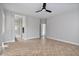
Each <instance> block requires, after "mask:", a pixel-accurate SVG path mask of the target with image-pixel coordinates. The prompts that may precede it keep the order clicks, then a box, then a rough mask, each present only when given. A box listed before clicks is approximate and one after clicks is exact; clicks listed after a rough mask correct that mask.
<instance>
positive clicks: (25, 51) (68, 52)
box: [2, 39, 79, 56]
mask: <svg viewBox="0 0 79 59" xmlns="http://www.w3.org/2000/svg"><path fill="white" fill-rule="evenodd" d="M2 55H4V56H6V55H7V56H79V46H76V45H72V44H68V43H63V42H59V41H56V40H53V39H44V40H42V39H32V40H25V41H17V42H14V43H8V48H6V49H5V50H4V51H3V54H2Z"/></svg>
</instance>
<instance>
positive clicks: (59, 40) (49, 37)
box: [47, 36, 79, 46]
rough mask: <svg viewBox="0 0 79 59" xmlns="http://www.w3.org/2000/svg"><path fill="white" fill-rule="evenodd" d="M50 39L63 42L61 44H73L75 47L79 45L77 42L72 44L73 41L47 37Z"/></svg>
mask: <svg viewBox="0 0 79 59" xmlns="http://www.w3.org/2000/svg"><path fill="white" fill-rule="evenodd" d="M47 38H48V39H53V40H57V41H61V42H65V43H69V44H73V45H78V46H79V43H76V42H71V41H67V40H62V39H58V38H56V37H51V36H47Z"/></svg>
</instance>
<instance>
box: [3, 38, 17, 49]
mask: <svg viewBox="0 0 79 59" xmlns="http://www.w3.org/2000/svg"><path fill="white" fill-rule="evenodd" d="M9 42H15V39H13V40H12V41H6V42H2V47H3V48H5V47H8V45H5V43H9Z"/></svg>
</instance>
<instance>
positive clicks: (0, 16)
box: [0, 9, 3, 45]
mask: <svg viewBox="0 0 79 59" xmlns="http://www.w3.org/2000/svg"><path fill="white" fill-rule="evenodd" d="M2 19H3V18H2V11H1V9H0V45H1V41H2V40H1V39H2Z"/></svg>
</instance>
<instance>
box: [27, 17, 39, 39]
mask: <svg viewBox="0 0 79 59" xmlns="http://www.w3.org/2000/svg"><path fill="white" fill-rule="evenodd" d="M26 23H27V27H26V29H27V32H26V33H27V39H32V38H39V37H40V35H39V34H40V19H38V18H34V17H26Z"/></svg>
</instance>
